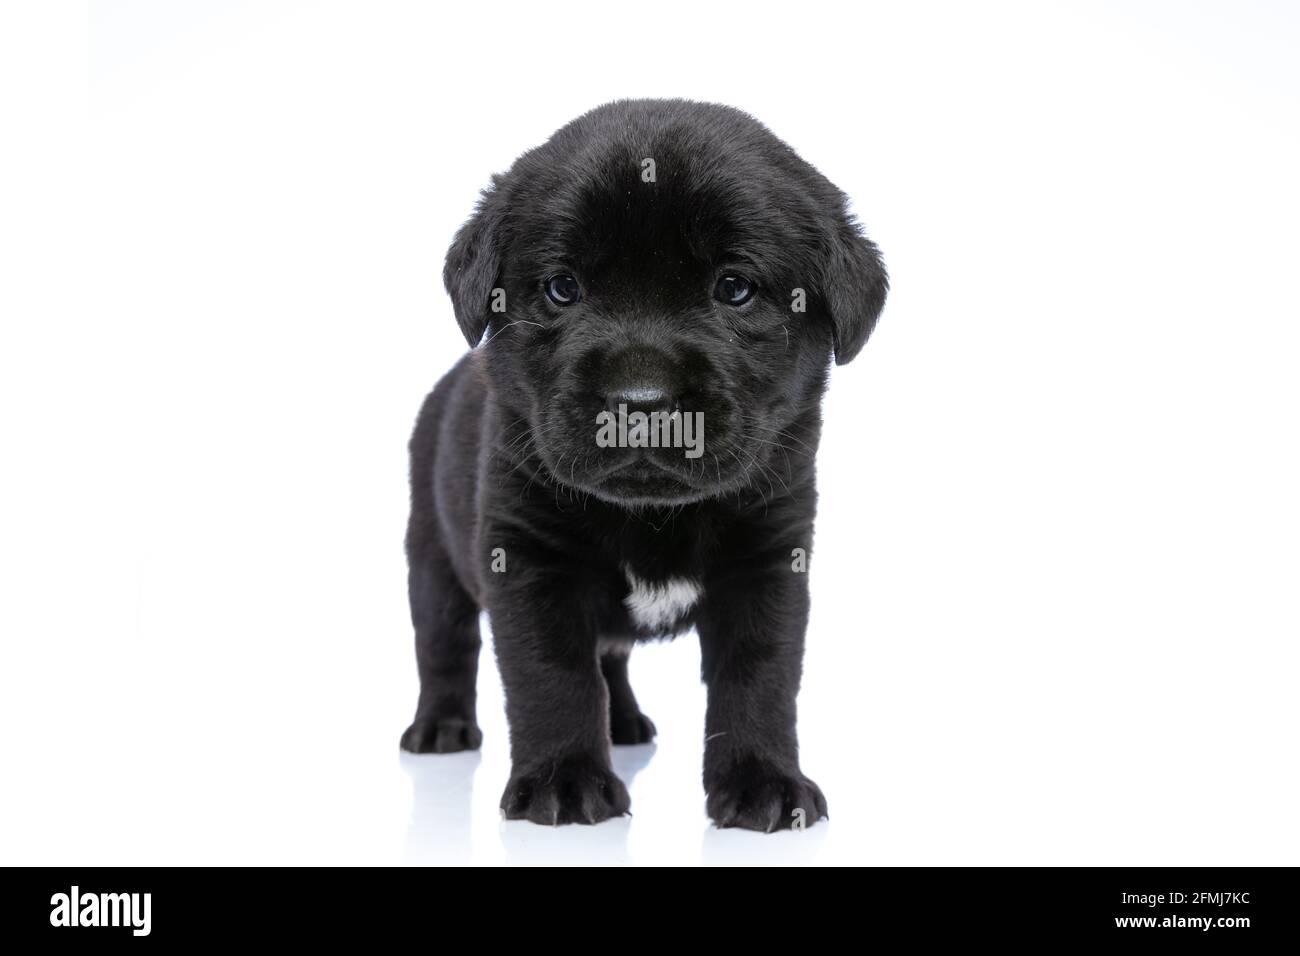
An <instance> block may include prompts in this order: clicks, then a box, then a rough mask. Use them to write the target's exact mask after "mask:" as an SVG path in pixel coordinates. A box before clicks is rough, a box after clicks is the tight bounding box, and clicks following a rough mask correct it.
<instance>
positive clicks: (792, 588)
mask: <svg viewBox="0 0 1300 956" xmlns="http://www.w3.org/2000/svg"><path fill="white" fill-rule="evenodd" d="M443 277H444V280H445V283H446V287H447V291H448V293H449V294H450V296H451V300H452V304H453V306H454V308H455V312H456V319H457V321H458V322H459V324H460V328H461V330H462V331H463V332H464V334H465V338H466V339H467V340H468V342H469V344H470V346H471V348H472V351H471V352H470V353H469V354H468V355H466V356H465V357H464V358H462V359H461V361H460V362H459V363H458V364H457V365H456V367H455V368H453V369H452V370H451V371H450V372H449V373H448V374H447V375H446V377H444V378H443V379H442V381H441V382H439V383H438V385H437V387H436V388H435V389H434V390H433V392H432V393H431V394H430V395H429V397H428V398H427V399H426V400H425V402H424V406H423V408H422V409H421V411H420V416H419V421H418V423H417V424H416V428H415V434H414V437H413V438H412V440H411V518H410V526H409V529H408V533H407V538H406V547H407V554H408V558H409V562H410V580H409V586H410V599H411V616H412V618H413V620H414V624H415V648H416V659H417V662H418V666H419V674H420V700H419V705H418V708H417V711H416V716H415V720H414V722H413V723H412V724H411V726H410V727H409V728H408V729H407V731H406V733H405V734H404V735H403V737H402V746H403V747H404V748H405V749H406V750H409V751H413V752H416V753H428V752H433V753H448V752H452V751H457V750H464V749H467V748H476V747H478V746H479V745H480V742H481V740H482V735H481V733H480V732H479V728H478V726H477V723H476V719H475V678H476V674H477V668H478V655H479V646H480V638H479V612H480V611H487V612H488V614H489V615H490V618H491V625H492V633H493V635H494V638H495V644H496V652H497V658H498V663H499V665H500V669H501V677H502V681H503V684H504V687H505V695H506V711H507V716H508V718H509V723H510V745H511V756H512V760H513V770H512V773H511V776H510V781H509V783H508V784H507V786H506V789H505V794H504V796H503V797H502V800H501V807H502V810H503V811H504V813H505V815H506V816H507V817H509V818H512V819H513V818H524V819H528V820H532V821H534V822H536V823H544V824H558V823H596V822H598V821H601V820H605V819H607V818H609V817H613V816H618V815H621V814H623V813H625V812H626V811H627V809H628V803H629V801H628V794H627V789H626V788H625V787H624V786H623V784H622V782H621V781H620V780H619V779H618V777H617V776H615V774H614V773H613V771H612V769H611V764H610V744H611V742H612V743H614V744H637V743H643V742H645V741H648V740H650V739H651V738H652V737H653V736H654V733H655V728H654V725H653V724H652V723H651V722H650V719H649V718H648V717H646V716H645V715H644V714H642V713H641V711H640V710H639V708H638V707H637V701H636V697H635V696H634V694H633V693H632V688H631V686H630V685H629V684H628V670H627V667H628V654H629V653H630V651H631V650H632V648H633V647H634V646H635V645H636V644H637V643H638V642H641V641H647V640H653V639H658V638H665V637H670V636H673V635H676V634H680V633H682V632H685V631H687V630H689V629H691V628H695V629H696V631H697V632H698V634H699V638H700V644H701V648H702V659H703V679H704V681H705V683H706V684H707V687H708V716H707V719H706V722H705V745H704V788H705V791H706V793H707V808H708V812H709V815H710V816H711V817H712V818H713V820H714V821H715V822H716V823H717V825H719V826H724V827H727V826H735V827H747V828H750V829H755V830H763V831H770V830H774V829H778V828H783V827H791V826H803V825H806V824H808V823H812V822H815V821H816V820H818V819H819V818H821V817H823V816H825V815H826V801H825V798H824V797H823V796H822V794H821V791H820V790H819V789H818V787H817V785H816V784H814V783H813V782H812V781H811V780H810V779H808V778H807V777H806V776H804V774H803V773H802V771H801V770H800V768H799V757H798V744H797V741H796V735H795V697H796V695H797V692H798V689H799V680H800V672H801V669H802V658H803V644H804V630H805V627H806V624H807V620H808V604H809V602H808V577H807V574H806V573H805V572H806V570H807V560H808V554H809V551H810V549H811V547H812V535H813V516H814V511H815V505H816V490H815V477H814V454H815V451H816V449H817V445H818V440H819V437H820V431H821V411H820V403H821V398H822V394H823V392H824V390H825V388H826V384H827V378H828V373H829V366H830V364H831V359H832V356H833V357H834V359H835V361H836V362H838V363H840V364H843V363H845V362H847V361H849V360H850V359H852V358H853V357H854V356H855V355H857V354H858V351H859V350H860V349H861V348H862V346H863V344H864V343H865V342H866V341H867V337H868V336H869V335H870V334H871V330H872V327H873V326H874V325H875V322H876V318H877V316H878V315H879V313H880V310H881V308H882V306H883V305H884V301H885V294H886V291H887V289H888V279H887V277H886V274H885V269H884V267H883V265H882V263H881V260H880V256H879V254H878V252H877V249H876V247H875V246H874V245H873V244H872V243H871V242H870V241H869V240H868V239H866V238H865V237H864V236H863V234H862V233H861V231H860V230H859V228H858V226H857V224H856V223H855V222H854V220H853V218H852V217H851V216H850V214H849V213H848V211H847V209H846V199H845V196H844V194H843V193H841V192H840V190H838V189H837V188H836V187H835V186H834V185H832V184H831V183H830V182H829V181H828V180H827V179H826V178H825V177H823V176H822V175H821V174H820V173H818V172H817V171H816V170H815V169H813V167H812V166H810V165H808V164H807V163H806V162H804V161H803V160H801V159H800V158H799V157H798V156H797V155H795V153H794V151H793V150H791V149H790V147H788V146H787V145H786V144H785V143H783V142H781V141H780V140H779V139H777V138H776V137H775V136H774V135H773V134H772V133H771V132H769V131H768V130H767V129H766V128H765V127H764V126H762V125H761V124H760V123H758V122H757V121H756V120H754V119H753V118H752V117H750V116H748V115H746V114H745V113H742V112H740V111H739V110H735V109H731V108H729V107H725V106H717V105H711V104H704V103H694V102H688V101H681V100H634V101H621V102H615V103H611V104H608V105H606V106H602V107H600V108H598V109H595V110H593V111H591V112H590V113H587V114H586V115H584V116H581V117H579V118H578V119H576V120H574V121H573V122H571V123H569V124H568V125H567V126H565V127H564V128H562V129H560V130H559V131H558V132H556V133H555V134H554V135H553V136H552V137H551V138H550V140H548V141H547V142H546V143H544V144H543V145H542V146H539V147H538V148H536V149H533V150H530V151H529V152H527V153H525V154H524V155H523V156H521V157H520V158H519V159H518V160H517V161H516V162H515V164H514V165H513V166H512V167H511V169H510V170H509V172H507V173H505V174H504V175H499V176H496V177H494V179H493V181H492V185H491V186H490V187H489V188H488V189H487V190H485V191H484V193H483V195H482V197H481V200H480V202H479V204H478V207H477V209H476V211H475V213H474V216H473V218H472V219H470V220H469V222H467V223H466V224H465V225H464V226H463V227H462V228H461V230H460V231H459V233H457V235H456V238H455V241H454V242H453V244H452V247H451V249H450V251H449V252H448V255H447V261H446V268H445V270H444V273H443Z"/></svg>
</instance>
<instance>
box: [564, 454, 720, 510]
mask: <svg viewBox="0 0 1300 956" xmlns="http://www.w3.org/2000/svg"><path fill="white" fill-rule="evenodd" d="M676 454H679V455H680V452H676ZM690 470H691V469H689V468H687V469H685V470H683V468H682V466H681V464H679V463H676V462H669V461H664V460H663V459H662V458H660V457H659V456H658V455H656V454H651V453H649V451H648V450H645V449H620V450H619V455H618V458H617V459H616V460H613V461H610V462H608V463H604V462H602V463H600V464H599V465H597V466H595V467H589V468H586V469H580V470H576V471H573V472H568V473H566V470H565V469H564V468H563V467H559V468H556V469H553V470H552V475H553V477H554V478H556V479H557V480H558V481H559V482H560V483H561V484H565V485H569V486H570V487H573V488H576V489H577V490H579V491H582V492H585V493H587V494H590V495H593V496H594V497H596V498H599V499H601V500H602V501H607V502H610V503H611V504H619V505H679V504H689V503H691V502H696V501H702V500H704V499H705V498H709V497H711V496H713V495H716V494H717V493H718V492H719V491H720V490H721V489H720V488H719V487H718V485H717V483H716V482H714V481H711V480H710V479H711V478H713V477H714V476H713V474H712V473H705V470H704V467H703V465H702V464H696V465H695V467H694V474H693V475H690V474H688V472H689V471H690ZM693 479H694V480H693Z"/></svg>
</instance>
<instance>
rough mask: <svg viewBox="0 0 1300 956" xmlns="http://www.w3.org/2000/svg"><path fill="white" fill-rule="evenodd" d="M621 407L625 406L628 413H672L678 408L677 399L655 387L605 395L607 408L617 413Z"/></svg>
mask: <svg viewBox="0 0 1300 956" xmlns="http://www.w3.org/2000/svg"><path fill="white" fill-rule="evenodd" d="M620 405H625V406H626V407H627V410H628V412H645V413H646V414H647V415H648V414H650V413H651V412H670V413H671V412H672V411H673V409H675V408H676V407H677V399H676V398H675V397H673V396H672V395H670V394H669V393H668V392H666V391H665V390H664V389H662V388H659V387H657V386H653V385H641V386H637V387H635V388H618V389H614V390H613V391H611V392H607V393H606V394H605V407H606V408H608V409H609V410H610V411H611V412H617V411H618V407H619V406H620Z"/></svg>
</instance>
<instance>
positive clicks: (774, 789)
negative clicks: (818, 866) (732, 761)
mask: <svg viewBox="0 0 1300 956" xmlns="http://www.w3.org/2000/svg"><path fill="white" fill-rule="evenodd" d="M708 811H709V816H710V817H711V818H712V819H713V822H714V823H716V824H717V825H718V826H719V827H740V828H742V829H745V830H758V831H760V832H762V833H771V832H773V831H774V830H789V829H791V828H796V829H803V828H804V827H810V826H812V825H813V824H814V823H816V822H817V821H818V820H820V819H822V818H823V817H826V816H828V814H827V812H826V798H825V797H824V796H822V792H821V788H820V787H818V786H817V784H815V783H813V782H812V781H811V780H809V779H808V778H807V777H805V776H804V775H803V774H801V773H799V771H798V770H795V771H793V772H786V771H781V770H777V769H775V768H772V767H768V766H764V765H762V764H748V765H745V766H741V767H737V768H736V769H734V770H731V771H729V772H726V773H723V774H721V775H720V776H719V777H718V779H717V780H716V781H715V782H714V784H713V785H712V786H711V787H709V796H708Z"/></svg>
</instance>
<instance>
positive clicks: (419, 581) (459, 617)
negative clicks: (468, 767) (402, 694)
mask: <svg viewBox="0 0 1300 956" xmlns="http://www.w3.org/2000/svg"><path fill="white" fill-rule="evenodd" d="M410 560H411V567H410V572H409V575H408V588H409V592H410V598H411V621H412V623H413V624H414V625H415V660H416V664H417V666H418V668H419V672H420V702H419V704H418V706H417V707H416V712H415V720H414V721H413V722H412V723H411V726H410V727H408V728H407V729H406V732H405V733H404V734H402V749H403V750H407V751H410V752H411V753H439V754H445V753H454V752H456V751H458V750H477V749H478V747H479V745H480V744H482V743H483V734H482V732H481V731H480V730H479V728H478V722H477V721H476V719H475V700H476V696H477V692H476V687H475V684H476V681H477V679H478V655H479V648H480V646H481V644H482V639H481V638H480V636H479V622H478V615H479V609H478V606H477V605H476V604H475V603H474V599H473V598H472V597H470V595H469V593H468V592H467V591H466V590H465V589H464V588H463V587H462V586H461V584H460V581H459V580H457V578H456V575H455V572H454V571H453V570H452V568H451V564H450V562H449V561H448V560H447V557H446V554H445V552H443V550H442V547H441V545H440V544H434V545H432V546H430V547H427V548H421V549H415V548H412V549H411V557H410Z"/></svg>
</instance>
